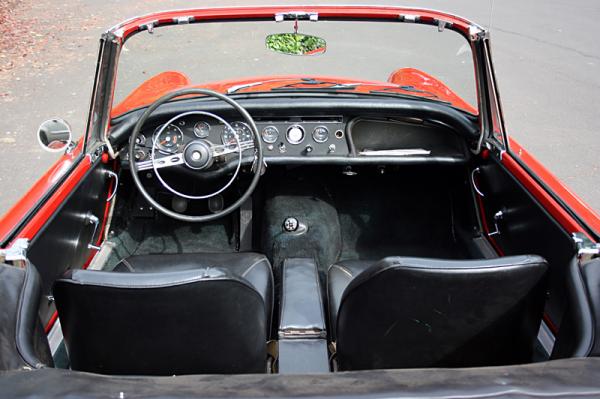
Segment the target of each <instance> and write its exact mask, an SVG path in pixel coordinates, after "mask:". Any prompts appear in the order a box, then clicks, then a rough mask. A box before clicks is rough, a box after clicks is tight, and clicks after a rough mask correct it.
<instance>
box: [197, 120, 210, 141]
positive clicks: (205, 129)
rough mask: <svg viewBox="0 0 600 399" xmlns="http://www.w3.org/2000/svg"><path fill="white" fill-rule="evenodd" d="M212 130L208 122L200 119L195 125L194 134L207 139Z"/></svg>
mask: <svg viewBox="0 0 600 399" xmlns="http://www.w3.org/2000/svg"><path fill="white" fill-rule="evenodd" d="M209 132H210V125H209V124H208V122H204V121H200V122H196V124H195V125H194V134H195V135H196V137H198V138H199V139H205V138H207V137H208V133H209Z"/></svg>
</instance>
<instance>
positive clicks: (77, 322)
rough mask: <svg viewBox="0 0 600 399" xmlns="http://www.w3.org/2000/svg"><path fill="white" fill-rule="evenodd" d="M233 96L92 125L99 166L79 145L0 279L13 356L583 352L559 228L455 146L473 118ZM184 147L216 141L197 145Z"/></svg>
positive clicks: (293, 365)
mask: <svg viewBox="0 0 600 399" xmlns="http://www.w3.org/2000/svg"><path fill="white" fill-rule="evenodd" d="M237 102H238V103H239V105H240V106H241V107H243V109H244V110H246V111H247V112H248V115H251V117H250V119H251V120H248V118H247V116H244V115H240V113H239V112H238V111H239V110H238V109H236V108H235V107H232V106H231V104H227V103H226V102H224V101H222V100H221V99H219V98H214V97H211V96H208V97H206V96H200V97H194V98H185V99H179V100H176V101H170V102H166V103H163V104H160V106H157V107H155V108H154V109H151V110H150V109H139V110H134V111H131V112H129V113H126V114H124V115H122V116H119V117H117V118H115V119H113V120H112V121H111V130H110V140H111V144H112V146H113V147H114V149H115V150H116V151H117V158H116V160H114V161H111V160H108V159H107V158H104V157H102V156H92V168H91V169H90V171H89V172H88V173H87V174H86V175H85V176H84V177H83V179H82V181H81V182H80V183H79V185H78V186H77V188H76V190H75V191H74V192H73V193H72V194H71V195H70V196H69V197H68V198H67V199H66V200H65V202H64V204H63V205H62V206H61V208H60V209H59V211H58V212H57V213H56V214H55V215H54V217H53V218H52V219H51V220H49V221H48V223H47V224H46V225H45V227H44V229H43V230H42V232H40V233H39V234H38V235H37V236H36V237H35V239H34V240H33V241H32V242H31V243H30V246H29V250H28V255H29V256H28V258H29V261H30V265H29V266H28V268H27V269H26V270H27V271H26V274H28V276H26V275H25V274H23V275H21V274H15V277H14V278H20V279H22V280H23V281H24V283H23V287H25V286H26V287H25V288H27V290H28V292H30V294H28V295H29V299H28V300H26V301H22V303H21V308H27V309H29V310H27V311H26V314H30V316H29V318H30V319H29V324H30V330H29V332H30V334H29V338H26V337H25V338H23V344H22V347H21V351H22V352H24V353H28V356H29V357H30V358H32V359H33V360H32V361H35V362H36V363H42V364H45V365H46V366H50V367H52V366H53V367H57V368H70V369H72V370H78V371H86V372H92V373H100V374H107V375H162V376H169V375H182V374H247V373H278V374H306V373H335V372H341V371H350V370H374V369H394V368H395V369H400V368H439V367H452V368H457V367H484V366H499V365H512V364H526V363H533V362H539V361H545V360H548V359H557V358H565V357H572V356H575V355H577V354H578V353H580V352H581V348H578V346H577V345H578V343H579V342H581V339H580V338H578V337H580V336H581V334H582V333H581V331H583V330H582V329H581V327H580V326H581V324H580V323H579V322H578V320H579V318H578V316H577V315H576V314H575V313H576V312H575V311H574V309H575V308H576V306H579V305H578V302H577V298H576V295H574V294H573V293H574V292H577V287H578V286H579V285H581V282H577V281H575V280H574V278H573V277H572V274H571V273H572V269H571V268H572V262H573V259H574V256H575V248H574V247H573V242H572V240H571V237H570V232H567V231H565V230H564V229H563V228H562V227H561V226H560V225H559V224H558V223H556V221H555V220H553V218H552V217H551V216H550V215H549V214H548V213H547V212H546V211H545V210H544V208H543V207H542V206H541V205H540V204H539V203H538V202H537V201H536V200H535V199H533V197H532V196H531V195H530V194H529V193H528V192H527V190H526V189H525V188H524V187H523V186H522V185H521V183H519V182H518V181H517V180H516V179H515V178H514V177H513V176H512V175H511V174H510V173H509V172H508V171H507V170H506V169H505V167H504V166H503V165H502V164H501V163H500V162H499V161H498V158H497V157H496V156H495V155H493V154H490V153H489V151H484V153H483V154H480V155H475V154H474V153H473V152H472V147H473V143H474V142H475V141H476V140H477V137H478V127H477V119H476V117H473V116H471V115H468V114H466V113H464V112H461V111H458V110H456V109H453V108H451V107H447V106H445V105H438V104H433V103H432V104H426V105H425V106H423V105H417V104H416V102H415V101H414V100H398V99H394V100H393V101H390V100H388V99H386V98H381V99H364V98H352V97H344V96H340V97H339V98H338V97H336V99H335V100H332V99H331V98H328V97H323V98H319V97H316V98H315V97H314V96H313V97H312V98H310V99H307V98H303V97H302V96H290V97H289V98H285V99H282V98H281V96H274V97H272V96H262V97H261V96H255V97H252V98H249V97H243V96H241V97H239V98H237ZM151 108H152V107H151ZM198 110H201V112H200V113H198V112H197V111H198ZM149 111H150V112H149ZM142 115H143V116H142ZM214 115H216V117H214ZM140 122H141V123H140ZM234 132H235V133H234ZM200 143H203V144H202V145H206V146H208V147H206V148H213V147H212V146H213V145H214V146H215V148H216V147H219V149H218V150H215V151H223V153H218V152H215V153H214V154H216V155H215V156H214V157H213V158H211V159H210V160H206V159H205V158H202V156H204V155H202V154H203V153H202V151H204V150H203V148H205V147H202V148H201V146H200ZM196 144H198V145H199V146H198V147H194V145H196ZM258 147H260V151H262V154H260V155H261V157H260V158H259V157H258V156H257V153H258V152H259V150H258ZM189 148H192V149H193V150H194V152H193V153H192V154H191V155H190V157H189V158H186V160H185V164H182V163H178V164H176V165H175V164H174V165H173V166H168V167H164V168H162V167H160V163H161V160H162V162H173V163H176V162H178V161H179V160H178V159H176V160H174V158H175V156H174V154H175V153H178V154H179V152H177V151H181V154H184V156H187V155H186V151H187V149H189ZM232 148H233V149H234V150H235V149H237V151H231V152H230V153H228V152H227V151H226V150H228V149H232ZM194 154H196V155H194ZM198 154H200V155H198ZM180 156H181V155H180ZM151 158H153V159H154V161H150V162H148V160H149V159H151ZM197 158H199V159H197ZM261 158H262V159H261ZM196 161H198V162H199V163H198V164H195V163H194V162H196ZM188 162H189V163H188ZM203 162H204V164H202V163H203ZM157 164H158V166H157ZM132 165H133V167H134V168H135V170H132ZM199 165H200V166H199ZM109 172H116V173H117V175H118V181H117V180H116V179H114V178H113V177H112V175H110V173H109ZM232 176H233V177H234V178H232ZM135 177H137V181H136V179H135ZM163 180H164V182H167V185H166V186H165V184H163ZM228 182H230V183H228ZM138 183H141V184H142V185H143V189H144V190H145V194H148V195H149V196H150V197H152V198H153V199H154V201H155V202H156V203H157V204H159V205H160V206H162V207H164V208H165V209H167V210H169V211H172V212H174V213H176V214H177V215H180V216H182V218H181V219H178V218H174V217H171V216H169V215H167V214H165V213H163V212H160V211H158V210H157V209H156V206H155V205H154V204H153V203H151V202H149V201H148V199H147V196H146V195H145V194H143V193H142V192H141V191H140V188H139V185H138ZM224 186H225V189H224V190H222V191H219V189H220V188H222V187H224ZM249 188H251V190H249ZM215 191H216V192H218V194H216V195H213V196H211V197H210V198H201V199H198V198H199V197H203V196H205V195H207V194H208V193H213V192H215ZM175 192H178V193H183V194H185V195H186V196H187V197H193V198H187V197H182V196H181V195H178V194H175ZM246 194H247V195H246ZM113 198H114V199H113ZM240 198H242V199H243V202H241V204H239V206H237V205H236V201H239V199H240ZM107 199H108V200H110V201H109V202H107ZM232 204H234V205H236V207H235V208H234V209H232V210H230V211H227V210H228V209H229V208H231V205H232ZM224 211H227V212H224ZM195 215H208V216H209V219H207V220H204V221H202V222H200V223H197V222H194V221H189V220H186V219H185V218H186V217H188V216H195ZM211 215H212V216H215V215H217V217H214V218H211ZM82 218H83V219H82ZM82 220H87V221H89V223H82V222H81V221H82ZM90 245H91V246H92V247H90ZM90 248H96V249H97V250H94V252H93V253H94V256H93V257H90V256H89V253H90V251H89V249H90ZM23 273H25V272H23ZM5 274H6V271H5ZM570 276H571V277H570ZM25 282H26V283H25ZM577 284H579V285H577ZM574 287H575V288H574ZM25 288H23V289H25ZM15 295H16V294H15ZM24 297H25V298H27V297H28V296H27V295H25V296H24ZM12 300H15V301H18V299H15V298H13V299H12ZM32 309H33V310H32ZM55 310H56V311H57V312H58V313H57V316H58V321H59V323H58V324H57V325H59V329H57V328H53V329H52V331H46V333H48V338H46V333H45V332H44V329H43V328H42V327H41V326H42V325H47V323H48V321H49V320H50V319H51V318H52V317H53V314H54V312H55ZM27 312H28V313H27ZM38 312H39V314H40V317H41V321H42V322H41V324H40V322H39V321H37V320H36V317H35V315H36V314H37V313H38ZM57 330H59V331H60V334H62V335H57ZM57 336H58V338H57ZM52 346H53V348H51V347H52Z"/></svg>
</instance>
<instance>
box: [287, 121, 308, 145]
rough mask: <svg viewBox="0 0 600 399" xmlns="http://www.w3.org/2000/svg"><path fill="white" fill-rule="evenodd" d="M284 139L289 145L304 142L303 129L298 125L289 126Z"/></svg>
mask: <svg viewBox="0 0 600 399" xmlns="http://www.w3.org/2000/svg"><path fill="white" fill-rule="evenodd" d="M285 137H286V138H287V141H288V142H289V143H290V144H300V143H301V142H302V141H303V140H304V128H303V127H302V126H300V125H293V126H290V127H289V128H288V130H287V132H286V133H285Z"/></svg>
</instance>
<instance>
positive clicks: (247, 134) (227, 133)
mask: <svg viewBox="0 0 600 399" xmlns="http://www.w3.org/2000/svg"><path fill="white" fill-rule="evenodd" d="M230 125H231V127H232V128H233V130H235V132H236V133H237V135H238V139H239V140H240V142H245V141H252V129H250V126H248V125H246V124H245V123H244V122H233V123H230ZM221 141H222V142H223V144H233V145H235V144H236V143H235V135H234V134H233V132H232V131H231V130H229V128H227V127H226V126H224V127H223V134H222V135H221Z"/></svg>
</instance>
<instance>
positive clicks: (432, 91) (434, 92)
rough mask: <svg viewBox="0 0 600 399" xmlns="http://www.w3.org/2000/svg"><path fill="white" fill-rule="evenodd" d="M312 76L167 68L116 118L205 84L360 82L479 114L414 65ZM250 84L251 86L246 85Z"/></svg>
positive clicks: (218, 87)
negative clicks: (231, 75)
mask: <svg viewBox="0 0 600 399" xmlns="http://www.w3.org/2000/svg"><path fill="white" fill-rule="evenodd" d="M307 78H308V76H303V75H284V76H257V77H252V78H245V79H234V80H222V81H218V82H210V83H204V84H196V85H193V84H192V83H191V82H190V80H189V78H188V77H187V76H186V75H184V74H183V73H181V72H177V71H167V72H162V73H160V74H158V75H156V76H153V77H151V78H150V79H148V80H147V81H145V82H144V83H142V84H141V85H140V86H138V87H137V88H136V89H135V90H133V91H132V92H131V93H130V94H129V95H128V96H127V97H126V98H125V99H124V100H123V101H122V102H121V103H119V104H117V105H116V106H114V107H113V109H112V112H111V116H112V117H113V118H114V117H116V116H118V115H121V114H123V113H125V112H128V111H130V110H133V109H135V108H139V107H143V106H147V105H149V104H151V103H152V102H154V101H156V100H157V99H158V98H160V97H162V96H163V95H165V94H167V93H169V92H171V91H173V90H178V89H183V88H192V87H193V88H205V89H210V90H214V91H217V92H220V93H227V92H228V90H235V93H251V92H264V91H270V90H271V89H273V88H277V87H281V86H284V85H293V87H294V88H296V89H302V88H307V89H315V88H319V87H322V88H327V87H328V86H330V85H331V83H340V84H352V83H356V84H358V85H357V86H356V87H355V88H354V89H353V90H350V91H349V92H350V93H369V92H371V91H388V92H391V93H399V94H409V95H412V96H418V97H423V98H432V99H435V100H440V101H445V102H448V103H450V104H451V105H452V106H454V107H457V108H460V109H463V110H465V111H467V112H469V113H472V114H477V109H475V108H473V106H471V105H470V104H468V103H467V102H465V101H464V100H463V99H462V98H460V97H459V96H458V95H457V94H456V93H454V92H453V91H452V90H450V88H448V87H447V86H446V85H445V84H444V83H442V82H441V81H439V80H438V79H436V78H434V77H433V76H431V75H429V74H427V73H425V72H422V71H420V70H418V69H414V68H401V69H398V70H396V71H394V72H393V73H392V74H391V75H390V77H389V78H388V81H387V82H381V81H367V80H357V79H347V78H340V77H333V76H310V79H311V80H314V81H322V82H327V83H326V84H320V85H319V84H314V83H307V82H306V81H305V80H303V79H307ZM246 85H247V86H246Z"/></svg>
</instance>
